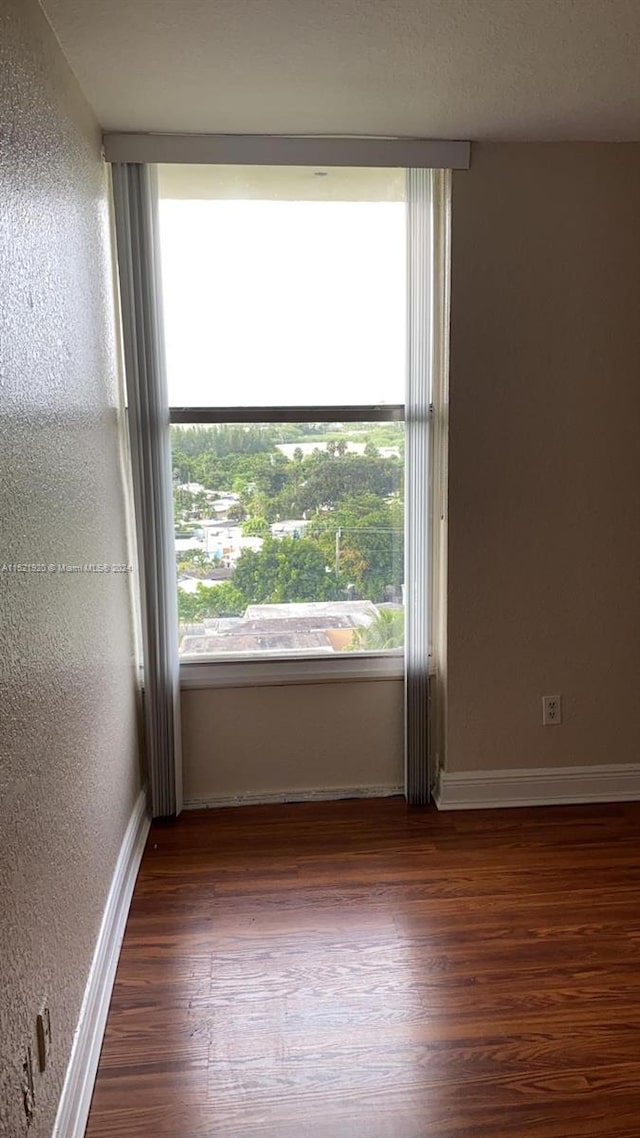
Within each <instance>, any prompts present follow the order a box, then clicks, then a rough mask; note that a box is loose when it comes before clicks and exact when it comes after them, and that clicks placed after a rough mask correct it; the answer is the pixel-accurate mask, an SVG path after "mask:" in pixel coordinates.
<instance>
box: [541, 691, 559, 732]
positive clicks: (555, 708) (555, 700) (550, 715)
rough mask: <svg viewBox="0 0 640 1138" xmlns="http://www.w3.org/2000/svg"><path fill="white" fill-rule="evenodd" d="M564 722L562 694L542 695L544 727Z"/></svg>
mask: <svg viewBox="0 0 640 1138" xmlns="http://www.w3.org/2000/svg"><path fill="white" fill-rule="evenodd" d="M558 723H562V696H561V695H543V697H542V724H543V726H544V727H555V726H556V725H557V724H558Z"/></svg>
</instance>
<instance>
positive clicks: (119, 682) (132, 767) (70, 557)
mask: <svg viewBox="0 0 640 1138" xmlns="http://www.w3.org/2000/svg"><path fill="white" fill-rule="evenodd" d="M0 202H1V203H2V204H1V206H0V376H1V379H0V392H1V402H0V501H1V502H2V514H1V519H0V563H2V564H3V565H6V564H7V563H24V564H27V565H28V564H34V563H38V564H41V563H42V564H59V563H69V564H73V565H82V564H101V563H105V564H111V563H124V562H127V561H128V560H129V554H128V550H127V543H126V527H125V513H124V502H123V490H122V477H121V469H120V457H119V430H118V411H117V408H118V388H117V370H116V364H115V358H116V357H115V352H114V335H113V324H112V318H111V315H112V294H111V283H110V274H109V264H108V259H107V248H108V214H107V196H106V182H105V171H104V167H103V165H102V163H101V160H100V139H99V134H98V131H97V128H96V125H95V123H94V122H93V120H92V119H91V118H90V116H89V114H88V112H87V110H86V107H85V105H84V103H83V101H82V99H81V97H80V95H79V92H78V89H77V87H76V84H75V81H74V80H73V78H72V76H71V73H70V72H69V70H68V68H67V66H66V64H65V63H64V61H63V58H62V55H61V53H60V51H59V48H58V46H57V44H56V42H55V40H54V38H53V36H52V34H51V32H50V30H49V27H48V25H47V24H46V22H45V20H44V17H43V16H42V13H41V11H40V9H39V7H38V6H37V4H36V3H35V0H0ZM129 594H130V581H129V579H128V578H127V576H126V575H124V576H116V575H106V574H102V575H100V574H88V573H82V574H70V575H62V574H35V573H30V574H29V573H22V574H19V575H11V574H7V573H2V574H1V575H0V629H1V637H2V644H1V650H0V716H1V718H2V723H1V729H0V962H1V965H0V970H1V978H0V1133H2V1134H3V1135H5V1134H6V1135H7V1136H10V1138H21V1136H22V1135H24V1134H25V1133H26V1125H25V1118H24V1112H23V1109H22V1093H21V1085H20V1083H21V1074H22V1070H21V1067H22V1057H23V1054H24V1050H25V1046H26V1045H27V1043H31V1045H32V1047H35V1020H36V1014H37V1012H38V1011H39V1009H40V1005H41V1002H42V1001H43V1000H45V999H47V1000H48V1001H49V1003H50V1006H51V1015H52V1024H53V1033H54V1038H53V1052H52V1061H51V1066H50V1068H49V1069H48V1070H47V1072H46V1073H45V1074H44V1075H43V1076H39V1075H37V1076H36V1113H35V1119H34V1123H33V1125H32V1127H31V1128H30V1130H29V1138H45V1136H47V1138H48V1136H49V1135H50V1134H51V1129H52V1126H53V1122H54V1118H55V1113H56V1107H57V1103H58V1098H59V1095H60V1090H61V1087H62V1081H63V1077H64V1073H65V1070H66V1066H67V1062H68V1059H69V1053H70V1048H71V1042H72V1037H73V1031H74V1028H75V1025H76V1022H77V1019H78V1013H79V1010H80V1004H81V1000H82V996H83V992H84V988H85V984H86V981H87V975H88V970H89V965H90V962H91V958H92V954H93V949H94V945H95V941H96V937H97V933H98V929H99V925H100V920H101V917H102V912H103V909H104V905H105V900H106V896H107V891H108V888H109V884H110V881H111V876H112V873H113V870H114V866H115V861H116V857H117V853H118V850H119V847H120V844H121V841H122V837H123V834H124V831H125V828H126V825H127V822H128V819H129V817H130V814H131V810H132V807H133V803H134V801H135V798H136V795H137V793H138V788H139V783H140V779H139V773H138V760H137V747H136V739H135V699H134V690H135V689H134V669H133V658H132V654H133V638H132V622H131V612H130V595H129Z"/></svg>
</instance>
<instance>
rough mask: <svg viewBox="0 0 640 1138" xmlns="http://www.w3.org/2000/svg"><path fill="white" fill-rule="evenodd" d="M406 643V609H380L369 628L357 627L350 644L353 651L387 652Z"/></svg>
mask: <svg viewBox="0 0 640 1138" xmlns="http://www.w3.org/2000/svg"><path fill="white" fill-rule="evenodd" d="M403 644H404V610H403V609H380V610H379V611H378V615H377V617H376V619H375V620H374V622H373V624H370V625H369V627H368V628H356V629H355V630H354V633H353V640H352V642H351V644H350V650H351V651H352V652H385V651H389V650H390V649H391V648H402V646H403Z"/></svg>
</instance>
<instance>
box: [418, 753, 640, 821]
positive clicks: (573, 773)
mask: <svg viewBox="0 0 640 1138" xmlns="http://www.w3.org/2000/svg"><path fill="white" fill-rule="evenodd" d="M635 799H640V764H638V763H618V764H613V763H612V764H611V765H609V766H597V767H549V768H544V767H536V768H529V769H522V770H499V771H495V770H494V771H451V772H447V771H441V772H440V776H439V779H438V783H437V785H436V788H435V792H434V801H435V803H436V806H437V807H438V809H439V810H473V809H491V808H492V807H500V806H561V805H572V804H576V805H578V804H580V803H581V802H629V801H633V800H635Z"/></svg>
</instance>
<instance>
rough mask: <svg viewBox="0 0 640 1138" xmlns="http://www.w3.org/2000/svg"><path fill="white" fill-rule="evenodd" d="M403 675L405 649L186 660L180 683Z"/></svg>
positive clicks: (229, 684) (260, 683)
mask: <svg viewBox="0 0 640 1138" xmlns="http://www.w3.org/2000/svg"><path fill="white" fill-rule="evenodd" d="M403 678H404V653H403V652H379V653H375V652H372V653H364V652H362V653H358V654H357V655H356V654H351V653H349V654H347V653H345V654H344V655H328V654H327V655H326V656H288V657H287V656H279V657H277V658H274V659H263V660H256V659H253V660H245V659H238V658H236V659H229V660H207V661H191V660H185V661H181V663H180V687H181V689H182V690H183V691H191V690H194V689H197V688H241V687H270V686H284V685H289V684H327V683H344V682H348V681H351V682H353V681H371V680H401V679H403Z"/></svg>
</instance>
